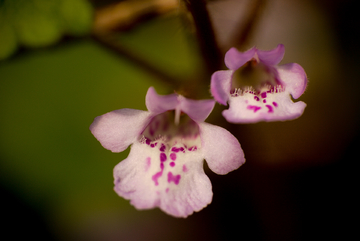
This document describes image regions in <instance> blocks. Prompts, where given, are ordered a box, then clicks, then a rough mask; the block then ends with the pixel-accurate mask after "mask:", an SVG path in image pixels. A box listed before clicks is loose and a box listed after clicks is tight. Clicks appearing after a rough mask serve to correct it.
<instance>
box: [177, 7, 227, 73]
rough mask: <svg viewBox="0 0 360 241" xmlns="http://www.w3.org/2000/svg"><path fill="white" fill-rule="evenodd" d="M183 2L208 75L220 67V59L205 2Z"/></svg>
mask: <svg viewBox="0 0 360 241" xmlns="http://www.w3.org/2000/svg"><path fill="white" fill-rule="evenodd" d="M184 3H185V5H186V7H187V9H188V10H189V12H190V13H191V15H192V18H193V20H194V24H195V27H196V33H197V38H198V41H199V45H200V50H201V53H202V55H203V58H204V61H205V64H206V67H207V72H208V74H209V75H210V74H212V73H213V72H215V71H217V70H219V69H220V67H221V63H222V59H221V53H220V50H219V48H218V46H217V43H216V40H215V34H214V31H213V27H212V24H211V21H210V17H209V14H208V11H207V9H206V3H205V1H204V0H184Z"/></svg>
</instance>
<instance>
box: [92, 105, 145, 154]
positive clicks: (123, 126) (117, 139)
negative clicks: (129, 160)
mask: <svg viewBox="0 0 360 241" xmlns="http://www.w3.org/2000/svg"><path fill="white" fill-rule="evenodd" d="M150 118H151V113H150V112H148V111H142V110H134V109H120V110H114V111H111V112H108V113H106V114H104V115H101V116H98V117H96V118H95V120H94V122H93V123H92V124H91V125H90V131H91V133H92V134H93V135H94V136H95V137H96V139H98V141H99V142H100V143H101V145H102V146H103V147H104V148H106V149H109V150H111V151H112V152H121V151H123V150H125V149H126V148H127V147H128V146H129V145H130V144H131V143H133V142H134V141H135V140H136V138H137V137H138V136H139V135H140V134H141V132H142V131H143V129H144V128H145V127H146V125H147V124H148V123H149V121H150Z"/></svg>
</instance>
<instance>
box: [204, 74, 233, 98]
mask: <svg viewBox="0 0 360 241" xmlns="http://www.w3.org/2000/svg"><path fill="white" fill-rule="evenodd" d="M233 73H234V71H233V70H220V71H216V72H215V73H213V74H212V76H211V83H210V90H211V94H212V95H213V97H214V98H215V100H216V101H217V102H219V103H220V104H223V105H227V101H228V99H229V96H230V89H231V76H232V74H233Z"/></svg>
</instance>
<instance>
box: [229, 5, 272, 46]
mask: <svg viewBox="0 0 360 241" xmlns="http://www.w3.org/2000/svg"><path fill="white" fill-rule="evenodd" d="M265 2H266V0H252V1H251V5H252V6H250V7H249V11H248V18H247V19H245V21H244V20H242V21H243V22H241V23H238V25H239V26H243V28H241V29H240V31H238V32H235V33H234V34H233V37H232V38H231V41H230V43H229V46H228V48H230V47H236V48H238V49H242V48H243V47H244V45H246V44H247V41H249V38H250V37H251V34H252V33H253V31H254V29H255V27H256V24H257V21H258V20H259V17H260V15H261V12H262V10H263V8H264V4H265Z"/></svg>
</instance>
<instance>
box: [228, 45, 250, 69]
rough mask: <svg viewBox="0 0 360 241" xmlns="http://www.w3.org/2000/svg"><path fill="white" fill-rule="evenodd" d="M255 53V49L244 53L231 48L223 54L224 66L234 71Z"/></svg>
mask: <svg viewBox="0 0 360 241" xmlns="http://www.w3.org/2000/svg"><path fill="white" fill-rule="evenodd" d="M255 53H256V48H255V47H253V48H251V49H249V50H247V51H245V52H240V51H238V50H237V49H236V48H231V49H229V50H228V51H227V52H226V54H225V65H226V67H228V68H229V69H231V70H236V69H238V68H240V67H241V66H243V65H244V64H245V63H246V62H248V61H249V60H250V59H251V58H253V57H254V55H255Z"/></svg>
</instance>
